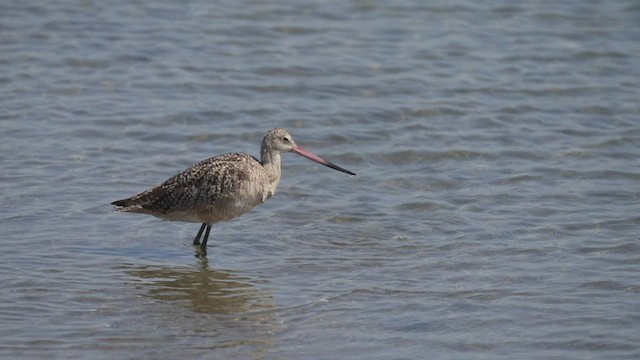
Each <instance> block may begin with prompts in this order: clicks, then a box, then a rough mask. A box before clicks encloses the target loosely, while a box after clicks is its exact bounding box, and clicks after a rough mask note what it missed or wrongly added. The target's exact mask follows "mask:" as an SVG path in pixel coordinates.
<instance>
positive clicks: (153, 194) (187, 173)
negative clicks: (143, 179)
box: [112, 128, 355, 255]
mask: <svg viewBox="0 0 640 360" xmlns="http://www.w3.org/2000/svg"><path fill="white" fill-rule="evenodd" d="M281 152H296V153H298V154H300V155H302V156H305V157H307V158H309V159H311V160H313V161H316V162H318V163H320V164H323V165H325V166H328V167H331V168H333V169H335V170H338V171H342V172H345V173H348V174H351V175H355V174H354V173H352V172H350V171H348V170H345V169H343V168H341V167H339V166H337V165H334V164H332V163H330V162H328V161H326V160H323V159H321V158H319V157H318V156H316V155H314V154H312V153H309V152H307V151H306V150H304V149H302V148H301V147H300V146H298V145H296V144H295V142H294V141H293V138H292V137H291V134H290V133H289V132H288V131H287V130H285V129H279V128H276V129H272V130H269V131H268V132H267V134H266V135H265V136H264V138H263V140H262V148H261V150H260V155H261V160H260V161H258V159H256V158H254V157H253V156H251V155H247V154H244V153H230V154H225V155H220V156H216V157H212V158H209V159H206V160H203V161H201V162H199V163H197V164H194V165H193V166H191V167H189V168H187V169H186V170H184V171H182V172H180V173H178V174H176V175H175V176H173V177H171V178H169V179H168V180H167V181H165V182H163V183H162V184H160V185H158V186H156V187H153V188H151V189H149V190H146V191H143V192H141V193H139V194H137V195H135V196H132V197H130V198H128V199H123V200H118V201H114V202H113V203H112V204H113V205H115V206H116V208H117V210H119V211H124V212H137V213H144V214H150V215H154V216H157V217H160V218H163V219H166V220H176V221H187V222H197V223H202V226H201V227H200V231H199V232H198V235H197V236H196V238H195V239H194V241H193V243H194V245H200V249H201V252H202V253H203V254H205V255H206V247H207V240H208V238H209V232H210V231H211V225H212V224H214V223H216V222H218V221H223V220H230V219H233V218H235V217H238V216H240V215H242V214H244V213H246V212H247V211H249V210H251V209H252V208H254V207H255V206H256V205H258V204H261V203H263V202H264V201H265V200H267V199H268V198H270V197H271V196H273V194H275V192H276V188H277V187H278V183H279V182H280V163H281V160H280V153H281ZM205 228H206V233H205V236H204V240H203V242H202V244H200V237H201V236H202V232H203V231H204V230H205Z"/></svg>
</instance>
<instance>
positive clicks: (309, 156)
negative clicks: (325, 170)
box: [293, 145, 355, 175]
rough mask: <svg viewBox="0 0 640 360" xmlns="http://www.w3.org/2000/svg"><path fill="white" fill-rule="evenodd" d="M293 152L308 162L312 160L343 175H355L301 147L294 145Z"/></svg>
mask: <svg viewBox="0 0 640 360" xmlns="http://www.w3.org/2000/svg"><path fill="white" fill-rule="evenodd" d="M293 152H295V153H296V154H298V155H302V156H304V157H306V158H307V159H309V160H313V161H315V162H317V163H318V164H322V165H324V166H327V167H330V168H332V169H334V170H338V171H342V172H343V173H347V174H349V175H355V173H353V172H351V171H349V170H347V169H343V168H341V167H340V166H338V165H336V164H334V163H332V162H329V161H327V160H325V159H323V158H321V157H320V156H318V155H315V154H313V153H310V152H309V151H307V150H305V149H303V148H302V147H301V146H298V145H296V147H294V148H293Z"/></svg>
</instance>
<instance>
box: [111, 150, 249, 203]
mask: <svg viewBox="0 0 640 360" xmlns="http://www.w3.org/2000/svg"><path fill="white" fill-rule="evenodd" d="M257 161H258V160H257V159H255V158H254V157H252V156H250V155H247V154H242V153H231V154H226V155H220V156H216V157H212V158H209V159H206V160H203V161H200V162H199V163H197V164H194V165H193V166H191V167H189V168H187V169H186V170H184V171H182V172H180V173H178V174H176V175H174V176H173V177H171V178H169V179H168V180H167V181H165V182H163V183H162V184H160V185H158V186H156V187H154V188H151V189H149V190H147V191H144V192H142V193H140V194H138V195H136V196H134V197H132V198H130V199H127V202H128V203H127V204H123V205H124V206H137V207H141V208H145V209H153V210H156V211H161V212H162V213H165V214H166V213H171V212H176V211H184V210H190V209H198V208H203V207H207V206H211V205H212V204H214V203H215V202H216V201H217V200H219V199H220V198H224V197H228V196H232V194H233V193H235V192H236V191H238V190H239V189H240V187H241V186H242V185H243V183H244V182H246V181H248V180H249V172H248V171H249V168H250V167H251V166H255V164H252V162H257Z"/></svg>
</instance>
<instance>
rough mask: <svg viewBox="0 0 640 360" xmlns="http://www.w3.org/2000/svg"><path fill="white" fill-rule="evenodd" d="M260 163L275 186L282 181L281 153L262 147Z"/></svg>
mask: <svg viewBox="0 0 640 360" xmlns="http://www.w3.org/2000/svg"><path fill="white" fill-rule="evenodd" d="M260 157H261V159H260V163H261V164H262V166H263V167H264V169H265V171H266V172H267V174H268V175H269V180H270V182H272V183H273V184H274V185H275V186H278V183H279V182H280V153H279V152H278V151H268V150H266V149H262V150H261V151H260Z"/></svg>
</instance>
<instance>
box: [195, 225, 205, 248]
mask: <svg viewBox="0 0 640 360" xmlns="http://www.w3.org/2000/svg"><path fill="white" fill-rule="evenodd" d="M205 226H207V224H204V223H203V224H202V226H200V231H198V235H196V238H195V239H193V245H200V237H201V236H202V232H203V231H204V228H205Z"/></svg>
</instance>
